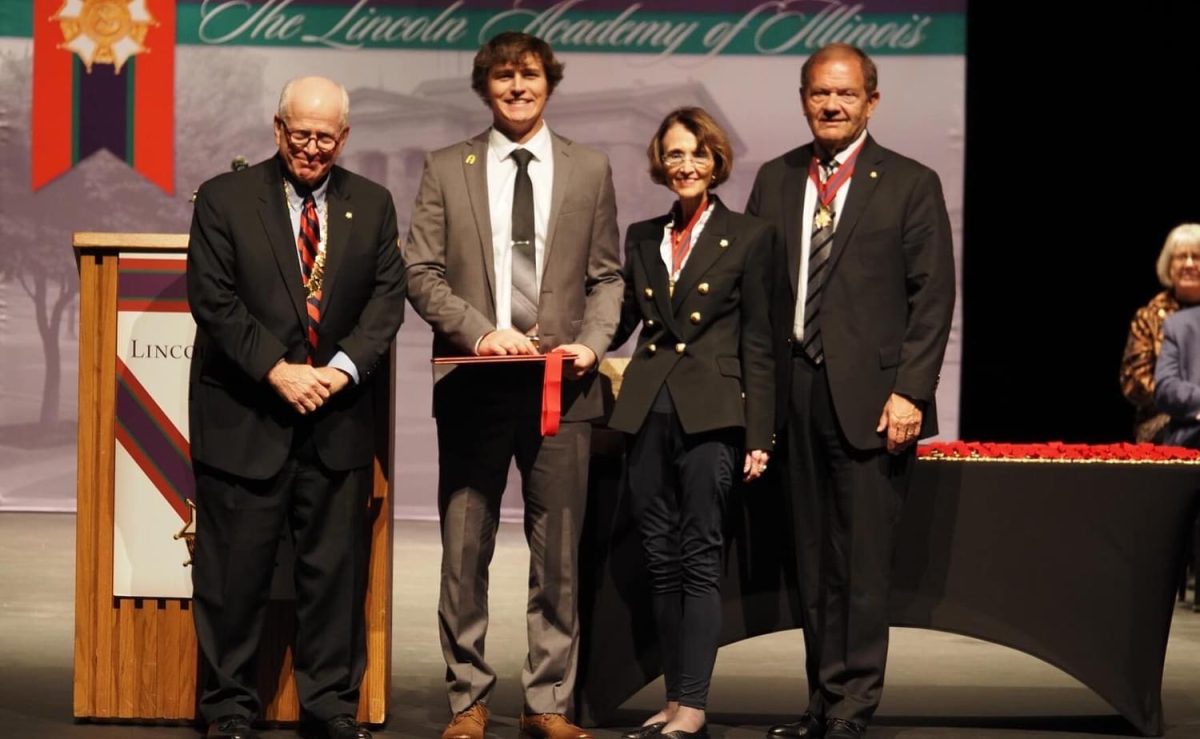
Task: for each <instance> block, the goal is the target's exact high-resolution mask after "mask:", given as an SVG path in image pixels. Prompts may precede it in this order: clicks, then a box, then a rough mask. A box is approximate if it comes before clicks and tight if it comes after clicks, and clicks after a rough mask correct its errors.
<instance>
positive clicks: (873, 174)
mask: <svg viewBox="0 0 1200 739" xmlns="http://www.w3.org/2000/svg"><path fill="white" fill-rule="evenodd" d="M878 176H879V173H878V172H876V171H875V170H873V169H872V170H871V179H875V178H876V177H878Z"/></svg>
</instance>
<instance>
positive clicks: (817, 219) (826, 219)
mask: <svg viewBox="0 0 1200 739" xmlns="http://www.w3.org/2000/svg"><path fill="white" fill-rule="evenodd" d="M831 223H833V209H832V208H830V207H829V206H828V205H819V206H817V212H816V215H814V216H813V225H814V226H816V227H817V228H825V227H826V226H828V225H829V224H831Z"/></svg>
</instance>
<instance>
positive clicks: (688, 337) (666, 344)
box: [609, 200, 783, 450]
mask: <svg viewBox="0 0 1200 739" xmlns="http://www.w3.org/2000/svg"><path fill="white" fill-rule="evenodd" d="M670 219H671V217H670V215H664V216H661V217H659V218H654V219H652V220H649V221H641V222H640V223H635V224H633V225H632V226H630V227H629V231H628V233H627V235H626V245H625V298H624V301H623V302H622V306H621V323H620V325H619V326H618V328H617V333H616V336H615V337H614V339H613V347H614V348H615V347H617V346H620V345H621V344H623V343H625V340H626V339H628V338H629V336H630V335H631V334H632V333H633V331H634V330H635V329H637V327H638V326H639V325H640V326H642V332H641V335H640V337H639V339H638V346H637V350H636V351H635V352H634V354H633V358H632V359H631V360H630V362H629V366H628V367H627V368H626V370H625V374H624V377H623V379H622V381H621V392H620V395H619V397H618V398H617V404H616V406H615V408H614V409H613V414H612V418H611V419H610V421H609V425H610V426H612V427H613V428H615V429H618V430H620V431H626V432H628V433H636V432H637V430H638V429H639V428H641V426H642V422H643V421H644V420H645V418H646V414H647V413H648V412H649V411H650V407H651V406H652V405H653V403H654V398H655V396H657V395H658V392H659V389H660V388H661V387H662V386H663V384H664V383H665V384H666V386H667V388H668V389H669V390H670V393H671V399H672V400H673V401H674V404H675V410H676V412H677V413H678V415H679V421H680V424H681V425H682V426H683V430H684V431H686V432H687V433H689V434H695V433H700V432H703V431H711V430H715V429H720V428H745V430H746V441H745V444H746V449H766V450H770V449H772V448H773V447H774V441H775V439H774V427H775V409H774V404H775V362H774V358H773V354H772V330H771V321H770V311H771V305H770V303H771V287H772V280H773V279H775V278H774V275H775V274H777V273H778V272H779V270H780V269H782V265H783V260H782V256H781V255H780V254H779V253H778V252H777V251H776V248H777V247H776V240H775V237H774V229H773V228H772V227H771V226H770V224H768V223H766V222H764V221H761V220H759V219H757V218H752V217H749V216H745V215H742V214H740V213H734V212H732V211H730V210H729V209H728V208H726V207H725V206H724V204H722V203H721V202H720V201H719V200H718V201H717V202H716V204H715V206H714V210H713V213H712V215H711V216H709V219H708V223H707V224H706V225H705V227H704V230H703V231H702V232H701V233H700V236H699V238H698V239H697V240H696V245H695V246H694V247H693V248H692V252H691V255H690V256H689V257H688V261H687V264H685V265H684V268H683V271H682V272H681V273H680V275H679V283H678V284H677V285H676V286H675V294H674V297H672V296H671V295H670V294H669V289H668V279H669V276H668V274H667V267H666V265H665V264H663V261H662V257H661V256H660V255H659V245H660V244H661V243H662V239H663V229H664V228H665V227H666V225H667V223H669V222H670Z"/></svg>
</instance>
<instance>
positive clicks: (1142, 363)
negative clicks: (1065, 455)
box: [1121, 290, 1179, 441]
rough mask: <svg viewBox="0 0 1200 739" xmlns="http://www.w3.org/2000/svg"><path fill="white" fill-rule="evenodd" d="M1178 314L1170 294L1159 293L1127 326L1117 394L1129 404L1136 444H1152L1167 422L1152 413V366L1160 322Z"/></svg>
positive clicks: (1159, 347) (1163, 416)
mask: <svg viewBox="0 0 1200 739" xmlns="http://www.w3.org/2000/svg"><path fill="white" fill-rule="evenodd" d="M1177 310H1179V301H1178V300H1176V299H1175V298H1174V296H1172V295H1171V291H1169V290H1163V291H1162V292H1160V293H1159V294H1158V295H1155V296H1154V297H1153V298H1152V299H1151V300H1150V302H1149V303H1148V304H1146V305H1145V306H1143V307H1141V308H1138V310H1137V313H1135V314H1134V316H1133V320H1132V321H1131V322H1130V323H1129V339H1128V340H1127V341H1126V342H1125V356H1123V357H1122V358H1121V394H1122V395H1124V396H1125V399H1126V400H1128V401H1129V402H1130V403H1132V404H1133V407H1134V411H1135V412H1134V421H1133V434H1134V438H1135V439H1136V440H1137V441H1154V440H1155V439H1154V437H1155V436H1156V435H1157V434H1158V433H1159V432H1160V431H1162V429H1163V428H1164V427H1165V426H1166V425H1167V421H1168V420H1170V419H1169V418H1168V417H1167V415H1166V414H1165V413H1158V412H1156V411H1155V410H1154V362H1155V361H1156V360H1157V359H1158V353H1159V352H1160V351H1161V350H1162V340H1163V321H1165V320H1166V319H1167V316H1169V315H1171V314H1172V313H1174V312H1175V311H1177Z"/></svg>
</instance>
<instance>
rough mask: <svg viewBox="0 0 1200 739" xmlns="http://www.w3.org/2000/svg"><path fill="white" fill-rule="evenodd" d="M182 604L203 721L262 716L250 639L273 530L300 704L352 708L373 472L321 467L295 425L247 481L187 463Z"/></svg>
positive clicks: (313, 713)
mask: <svg viewBox="0 0 1200 739" xmlns="http://www.w3.org/2000/svg"><path fill="white" fill-rule="evenodd" d="M195 472H196V516H197V519H196V548H195V552H194V555H193V569H192V588H193V596H192V608H193V618H194V620H195V624H196V638H197V641H198V642H199V645H200V652H201V659H202V661H203V667H204V668H205V669H203V670H202V677H201V680H202V683H201V694H200V712H201V714H202V715H203V716H204V718H205V720H207V721H210V722H211V721H213V720H215V719H217V718H219V717H221V716H225V715H230V714H238V715H242V716H247V717H249V718H251V719H253V718H257V717H259V716H260V715H261V711H262V703H261V701H260V699H259V696H258V693H257V690H256V689H255V683H256V660H255V655H256V653H257V651H258V644H259V639H260V636H261V635H262V631H263V624H264V621H265V616H266V609H267V603H268V601H269V599H270V588H271V579H272V574H273V572H274V569H275V558H276V552H277V551H278V549H279V541H280V537H281V536H282V535H283V534H284V532H285V531H289V532H290V534H291V536H292V539H293V542H294V548H295V555H296V561H295V590H296V620H297V629H296V648H295V655H294V657H295V659H294V666H295V672H296V686H297V689H298V692H299V695H300V705H301V706H302V707H303V709H304V710H305V712H306V713H307V714H308V715H309V716H310V717H312V718H315V719H317V720H328V719H330V718H332V717H334V716H336V715H338V714H343V713H348V714H351V715H354V714H356V713H358V691H359V686H360V684H361V683H362V678H363V673H364V671H365V669H366V663H367V643H366V633H365V623H364V614H363V606H364V600H365V598H366V591H367V566H368V560H369V554H370V530H369V523H368V516H367V510H368V503H369V497H370V491H371V479H372V478H371V470H370V468H369V467H362V468H358V469H353V470H350V471H342V472H338V471H333V470H329V469H327V468H326V467H324V465H322V464H321V462H320V460H319V458H318V457H317V452H316V449H315V447H314V445H313V443H312V439H311V434H310V433H306V432H305V431H300V432H298V434H297V439H296V442H295V443H294V444H293V450H292V454H291V456H290V457H289V458H288V460H287V462H286V463H285V464H284V467H283V469H282V470H280V471H279V473H278V474H276V475H275V476H274V477H272V478H270V479H268V480H249V479H245V478H241V477H238V476H236V475H231V474H228V473H225V472H222V471H220V470H217V469H215V468H213V467H209V466H207V465H203V464H199V463H197V464H196V465H195Z"/></svg>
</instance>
